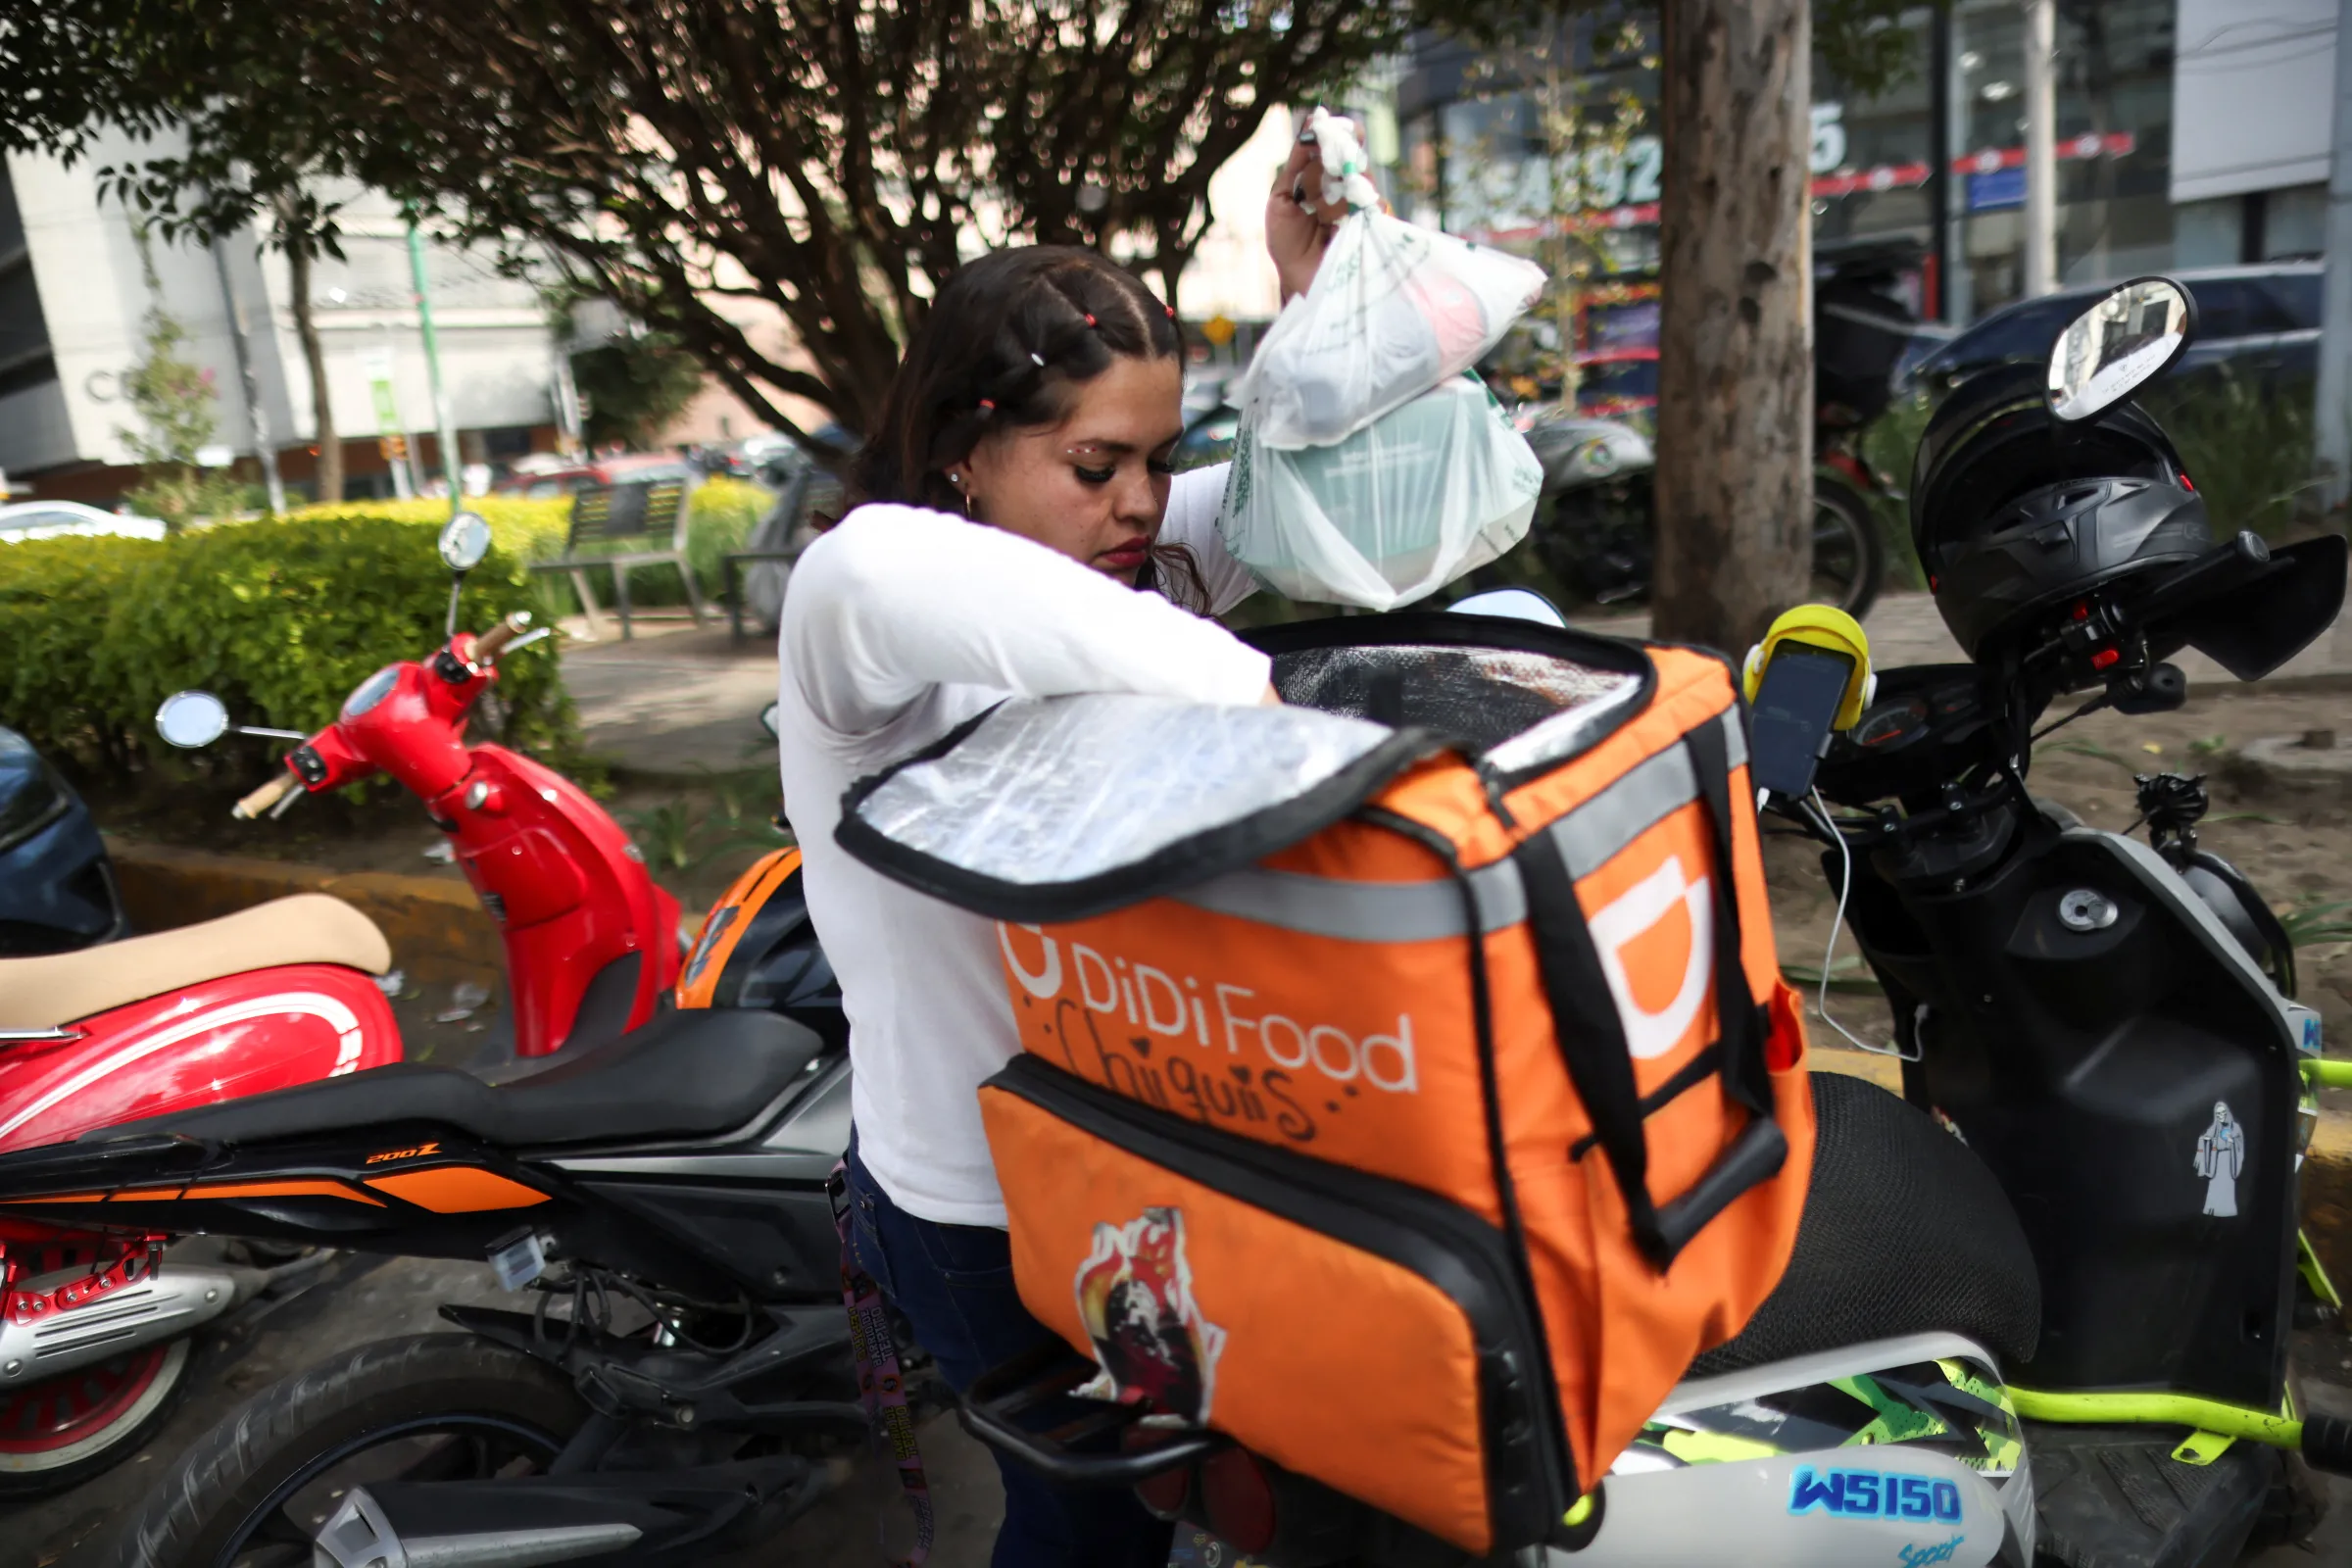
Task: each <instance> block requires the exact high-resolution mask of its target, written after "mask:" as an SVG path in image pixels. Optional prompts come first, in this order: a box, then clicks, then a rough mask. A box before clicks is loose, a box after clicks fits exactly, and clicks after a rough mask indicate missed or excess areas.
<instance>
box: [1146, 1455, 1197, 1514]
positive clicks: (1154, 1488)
mask: <svg viewBox="0 0 2352 1568" xmlns="http://www.w3.org/2000/svg"><path fill="white" fill-rule="evenodd" d="M1135 1495H1137V1496H1138V1497H1140V1498H1142V1499H1143V1504H1144V1507H1145V1508H1146V1509H1147V1510H1149V1511H1150V1513H1151V1515H1152V1518H1154V1519H1176V1518H1180V1517H1182V1516H1183V1514H1184V1505H1185V1503H1186V1502H1187V1501H1189V1500H1191V1498H1192V1495H1193V1472H1192V1470H1191V1468H1190V1467H1189V1466H1188V1467H1184V1468H1181V1469H1176V1470H1168V1471H1163V1472H1161V1473H1160V1474H1158V1475H1155V1476H1153V1477H1152V1479H1151V1480H1149V1481H1143V1482H1138V1483H1137V1484H1136V1488H1135Z"/></svg>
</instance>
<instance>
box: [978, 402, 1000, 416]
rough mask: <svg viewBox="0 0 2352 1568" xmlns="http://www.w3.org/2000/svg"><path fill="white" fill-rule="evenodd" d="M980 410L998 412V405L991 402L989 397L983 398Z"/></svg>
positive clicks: (984, 412)
mask: <svg viewBox="0 0 2352 1568" xmlns="http://www.w3.org/2000/svg"><path fill="white" fill-rule="evenodd" d="M980 412H981V413H983V414H994V413H996V412H997V406H996V404H994V403H992V402H990V401H989V400H988V399H987V398H982V399H981V400H980Z"/></svg>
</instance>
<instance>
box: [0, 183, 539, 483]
mask: <svg viewBox="0 0 2352 1568" xmlns="http://www.w3.org/2000/svg"><path fill="white" fill-rule="evenodd" d="M132 151H133V144H131V143H130V142H128V141H127V140H124V141H120V142H118V143H115V144H113V145H102V146H100V147H98V148H96V149H94V150H93V152H92V153H91V154H90V155H89V156H86V157H84V158H83V159H82V160H80V161H79V162H77V163H75V164H73V166H71V167H68V166H67V165H66V164H64V163H63V162H61V161H60V160H58V159H56V158H52V157H47V156H44V155H39V154H30V155H28V154H10V155H7V156H6V157H5V159H0V469H4V470H5V471H6V473H7V475H8V480H9V483H10V485H11V486H12V488H13V489H14V490H15V491H16V492H18V493H19V495H20V496H22V495H24V494H25V493H30V494H34V495H39V496H43V497H62V498H66V499H71V500H82V501H91V502H96V503H99V504H102V505H104V504H112V503H113V502H114V501H115V500H116V499H117V498H118V497H119V496H120V495H121V494H122V493H123V490H125V489H127V488H128V487H129V486H130V485H132V484H133V483H135V482H136V470H135V469H133V468H131V467H129V466H127V464H128V462H129V454H128V453H127V452H126V451H125V450H124V448H123V442H122V439H121V437H120V435H119V434H118V431H119V430H120V429H121V428H122V427H123V426H124V425H127V424H135V422H136V420H135V417H134V416H133V414H132V412H131V410H130V408H129V406H128V405H127V404H126V403H125V401H124V400H123V385H122V383H123V374H124V372H125V371H126V370H128V369H129V368H131V367H133V366H134V365H136V364H137V363H138V361H139V359H140V357H141V354H142V352H143V337H144V333H145V322H146V318H147V314H148V312H149V310H150V309H151V307H153V306H154V305H157V304H160V305H162V306H163V307H164V308H165V309H166V310H168V311H169V312H170V313H171V314H172V316H173V317H175V318H176V319H178V320H179V322H180V324H181V325H182V326H183V327H185V328H186V329H187V332H188V334H189V341H188V343H187V344H186V346H185V347H184V349H183V350H182V353H183V354H184V356H185V357H186V358H187V359H189V360H190V361H191V362H193V363H194V364H196V365H198V366H200V367H202V368H204V369H206V370H207V371H209V372H210V374H211V378H212V383H213V387H214V391H215V395H216V402H217V405H218V414H219V435H218V437H217V440H218V441H219V442H220V443H221V445H223V446H225V447H227V448H229V449H231V450H232V451H234V452H235V453H237V454H240V455H243V458H244V461H243V462H241V464H240V468H241V469H243V470H245V471H246V472H247V473H248V475H249V476H252V475H255V474H258V468H257V467H256V466H255V465H254V463H253V462H252V454H254V453H255V452H256V451H257V450H258V445H257V440H256V435H255V429H254V425H255V422H256V421H255V420H254V419H253V418H251V417H248V411H247V409H246V405H245V397H244V391H243V387H242V385H241V383H240V379H239V375H238V370H237V359H236V350H235V344H234V339H233V337H232V333H231V325H230V323H231V315H230V312H231V307H232V302H233V306H234V308H235V310H236V311H237V312H238V313H239V314H241V316H242V317H243V319H244V324H245V330H246V339H247V345H248V349H249V353H250V357H251V363H252V368H253V377H254V382H255V390H256V394H257V402H258V414H259V422H260V424H261V425H262V426H263V427H264V428H266V430H267V431H268V433H269V435H270V444H271V445H272V446H273V447H274V448H275V449H276V450H277V452H278V460H279V467H280V469H281V471H282V473H283V475H284V477H285V480H286V484H287V487H288V490H289V491H290V492H294V493H297V499H299V497H300V493H303V492H306V490H307V487H308V485H309V483H310V481H311V478H312V475H313V472H314V466H315V462H316V452H315V443H316V439H317V422H316V418H315V413H314V409H315V403H314V396H313V391H312V387H311V381H310V376H309V374H308V373H307V371H306V369H305V367H304V362H303V354H302V348H301V344H300V341H299V339H298V338H297V336H296V332H295V326H294V318H293V301H292V295H291V291H290V283H289V278H288V273H287V267H286V261H285V258H284V257H283V256H281V255H278V254H277V253H275V252H270V251H263V250H261V249H260V248H259V246H258V243H257V237H256V236H255V235H254V234H252V233H251V232H248V233H245V234H241V235H239V236H237V237H235V238H233V239H231V240H228V241H225V242H223V243H222V245H221V248H220V257H219V258H218V259H216V256H215V255H214V253H213V251H212V250H210V249H208V248H206V247H202V246H198V245H194V244H189V243H182V244H179V245H167V244H165V243H164V242H162V241H161V240H160V239H156V240H153V241H152V242H151V244H150V246H149V255H150V257H151V259H152V262H153V266H154V271H155V287H154V288H153V289H152V290H151V289H150V288H149V285H148V281H147V276H146V270H145V268H144V267H143V266H142V264H141V260H140V255H139V245H138V241H137V238H136V236H135V235H134V233H133V230H132V226H131V221H130V217H129V215H128V214H127V213H126V212H125V211H124V209H123V206H122V205H121V204H120V203H116V202H104V201H101V200H100V198H99V192H98V176H97V170H98V168H99V167H100V166H102V165H105V164H107V163H109V162H112V161H115V160H116V159H118V158H121V157H123V156H124V155H126V154H129V153H131V152H132ZM340 222H341V229H342V249H343V252H344V259H342V260H337V259H336V258H334V257H331V256H321V257H319V259H318V260H317V262H316V263H315V264H314V265H313V267H312V275H311V285H312V293H313V299H312V301H311V305H312V309H313V311H314V313H315V319H316V321H317V323H318V328H319V336H320V339H321V345H322V348H323V351H324V356H325V363H326V377H325V379H326V384H327V395H328V398H329V400H330V407H331V408H332V410H333V412H334V422H335V425H336V428H337V430H338V432H339V433H340V435H341V437H342V439H343V446H344V462H345V466H346V471H347V473H348V475H349V478H348V479H347V482H346V493H347V494H350V495H353V496H366V495H370V494H388V493H390V492H391V490H392V486H393V478H392V474H391V469H390V465H389V464H388V463H387V462H386V460H385V457H384V455H383V450H382V446H381V444H380V443H379V435H380V434H381V433H383V432H382V431H381V430H379V417H378V410H379V402H380V404H381V406H382V408H383V411H384V413H385V414H386V415H387V416H388V418H387V420H386V422H387V423H388V424H389V425H390V426H391V428H392V429H394V430H396V431H405V432H406V433H407V434H408V437H409V445H410V448H411V450H412V451H414V452H415V453H416V454H417V458H418V459H419V462H420V466H421V469H422V472H423V474H424V475H425V476H427V477H428V478H429V477H430V476H432V475H436V474H438V473H439V471H440V468H439V462H440V459H439V451H438V446H439V443H438V441H437V439H436V438H434V437H433V436H432V435H431V434H430V432H431V430H432V427H433V424H434V414H433V405H432V397H431V393H430V390H429V387H428V383H427V378H426V372H425V365H424V356H423V350H422V346H421V341H420V338H419V334H418V329H417V310H416V305H415V301H414V292H413V288H412V284H411V280H410V267H409V251H408V230H407V226H406V224H405V223H404V222H403V221H402V220H401V215H400V214H399V212H398V211H397V210H396V209H394V208H393V207H392V206H391V204H390V203H389V202H387V201H386V200H384V199H383V198H381V197H380V196H376V195H374V194H373V193H371V192H366V191H354V192H352V193H351V200H350V202H349V203H348V205H347V206H346V207H345V208H344V210H343V213H342V216H341V220H340ZM223 263H224V264H225V273H226V276H225V282H224V279H223V275H222V274H223V266H222V264H223ZM425 264H426V265H425V270H426V278H427V285H428V287H429V289H430V290H431V296H432V304H433V317H434V324H435V326H436V327H437V328H438V335H439V341H440V353H441V368H442V377H443V382H444V385H445V386H446V387H447V388H448V389H449V394H450V399H451V403H452V412H453V414H454V416H455V422H456V426H457V429H458V442H459V448H460V457H461V459H462V460H463V461H464V462H466V463H468V464H493V463H496V462H498V461H500V460H502V459H512V458H514V457H516V456H519V455H521V454H522V453H525V452H528V451H531V450H533V449H535V448H536V449H552V448H553V447H554V445H555V425H556V407H555V393H554V381H555V373H556V362H555V354H556V346H555V339H554V337H553V335H552V333H551V330H550V325H549V321H548V319H547V315H546V312H545V311H544V310H543V309H542V307H541V306H540V303H539V300H538V296H537V294H536V292H535V291H534V290H533V288H532V287H531V285H530V284H529V283H527V282H524V281H522V280H519V279H515V278H511V277H506V276H502V275H501V274H500V273H499V270H498V269H497V268H496V266H495V265H494V262H493V260H492V259H491V258H490V257H488V256H486V255H480V254H476V253H472V252H467V251H461V250H456V249H453V248H450V247H445V246H439V245H434V244H431V243H430V242H429V241H428V242H427V245H426V249H425ZM378 382H382V383H385V384H386V386H388V388H389V393H388V397H385V398H383V399H380V400H379V396H378V392H377V383H378Z"/></svg>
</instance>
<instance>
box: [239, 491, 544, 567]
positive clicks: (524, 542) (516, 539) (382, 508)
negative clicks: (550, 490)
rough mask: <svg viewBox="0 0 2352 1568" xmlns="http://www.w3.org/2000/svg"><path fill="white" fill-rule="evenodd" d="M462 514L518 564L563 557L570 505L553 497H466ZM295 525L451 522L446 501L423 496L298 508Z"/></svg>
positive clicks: (293, 518) (289, 515)
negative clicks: (483, 527)
mask: <svg viewBox="0 0 2352 1568" xmlns="http://www.w3.org/2000/svg"><path fill="white" fill-rule="evenodd" d="M466 511H468V512H477V513H479V514H481V517H482V520H483V521H484V522H486V523H488V524H490V537H491V538H492V539H493V540H495V541H497V544H498V548H499V549H501V550H503V551H505V552H506V553H507V554H508V555H510V556H513V557H514V558H515V559H516V560H517V561H545V560H548V559H549V558H550V557H554V556H560V555H562V554H563V553H564V535H565V533H566V532H567V531H568V530H569V528H570V526H571V501H570V499H569V498H568V497H564V496H557V497H552V498H542V499H540V500H536V501H534V500H530V499H528V498H526V497H522V496H467V497H466ZM286 516H287V519H288V520H289V521H293V522H351V521H355V520H358V519H361V518H380V519H382V520H384V521H387V522H429V523H431V524H432V525H433V526H434V527H435V528H439V527H440V526H441V524H443V523H445V522H447V521H448V520H449V503H448V502H447V501H444V500H438V499H434V498H432V497H424V498H421V499H418V500H416V501H346V502H341V503H338V504H336V505H334V506H320V507H297V508H295V509H294V510H293V511H291V512H289V513H287V514H286Z"/></svg>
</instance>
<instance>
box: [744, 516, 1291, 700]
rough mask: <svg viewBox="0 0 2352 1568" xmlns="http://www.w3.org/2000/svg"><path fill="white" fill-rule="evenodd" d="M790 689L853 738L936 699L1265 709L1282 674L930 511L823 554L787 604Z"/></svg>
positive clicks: (1021, 542) (1146, 601) (1219, 633)
mask: <svg viewBox="0 0 2352 1568" xmlns="http://www.w3.org/2000/svg"><path fill="white" fill-rule="evenodd" d="M781 651H782V657H783V662H784V669H785V677H786V679H788V680H792V681H795V682H797V683H798V685H799V688H800V691H801V695H802V697H803V699H804V700H805V701H806V702H807V703H808V704H809V709H810V711H812V712H814V713H815V714H816V716H817V717H818V718H819V719H820V720H822V721H823V722H824V723H825V724H826V725H827V726H828V727H830V728H832V729H834V730H836V731H838V732H840V733H842V734H845V735H856V734H863V733H866V732H869V731H871V730H874V729H878V728H880V727H881V726H882V725H884V724H887V723H888V722H890V720H891V719H892V718H893V717H895V716H896V715H897V714H898V713H899V712H900V711H903V710H904V709H905V708H906V707H907V704H909V703H911V702H913V701H914V700H915V699H916V698H918V697H919V696H921V695H922V692H923V690H924V689H925V688H926V687H929V686H932V685H935V684H943V683H961V684H968V685H976V686H993V687H997V688H1000V689H1002V690H1005V691H1011V692H1017V693H1020V694H1021V695H1023V696H1030V697H1054V696H1059V695H1062V694H1064V693H1069V692H1137V693H1145V694H1150V695H1155V696H1165V697H1182V698H1189V699H1191V700H1193V701H1196V702H1210V703H1235V704H1245V703H1255V702H1257V701H1259V699H1260V698H1261V697H1262V696H1263V695H1264V693H1265V691H1266V689H1267V672H1268V662H1267V660H1266V657H1265V656H1264V655H1263V654H1260V653H1258V652H1257V651H1256V650H1254V649H1252V648H1250V647H1249V646H1248V645H1246V644H1244V643H1242V642H1241V641H1239V640H1238V639H1237V638H1235V637H1234V636H1233V635H1232V634H1231V633H1229V632H1227V631H1226V630H1225V629H1224V628H1223V627H1221V626H1219V625H1217V624H1216V623H1215V622H1214V621H1210V620H1203V619H1201V618H1200V617H1198V616H1195V615H1193V614H1190V613H1186V612H1185V611H1182V610H1179V609H1178V608H1176V607H1175V606H1174V605H1171V604H1169V603H1168V602H1167V601H1165V600H1163V599H1161V598H1159V597H1158V596H1157V595H1155V594H1139V593H1137V592H1136V591H1135V590H1134V589H1132V588H1129V587H1128V586H1126V585H1125V584H1123V583H1120V582H1117V581H1114V580H1113V579H1111V578H1109V577H1106V576H1104V575H1103V574H1102V573H1100V572H1098V571H1095V570H1093V569H1092V568H1090V567H1088V566H1085V565H1082V564H1079V563H1078V562H1075V561H1072V560H1070V559H1069V558H1068V557H1066V556H1062V555H1060V554H1058V553H1056V552H1054V551H1053V550H1050V549H1048V548H1047V547H1046V546H1044V545H1041V544H1036V543H1033V542H1032V541H1030V540H1027V539H1023V538H1021V537H1019V536H1018V535H1015V534H1010V533H1006V532H1004V531H1002V530H1000V529H996V528H988V527H981V526H976V525H974V524H973V523H970V522H967V521H965V520H963V519H962V518H960V517H951V516H948V515H945V514H942V513H936V512H929V511H925V510H923V509H921V508H918V507H902V506H866V507H860V508H858V510H857V511H855V512H853V513H852V514H851V515H849V516H848V517H846V518H844V519H843V520H842V522H841V523H840V525H839V526H837V527H835V528H834V529H833V530H832V531H831V532H829V533H827V534H826V535H825V536H824V537H823V538H821V539H819V540H818V541H817V542H816V543H814V544H812V545H810V546H809V550H808V553H807V554H806V555H804V556H803V557H802V558H801V561H800V563H799V564H798V565H797V566H796V567H795V568H794V570H793V574H792V589H791V592H790V593H788V594H787V595H786V596H785V601H784V625H783V631H782V637H781Z"/></svg>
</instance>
